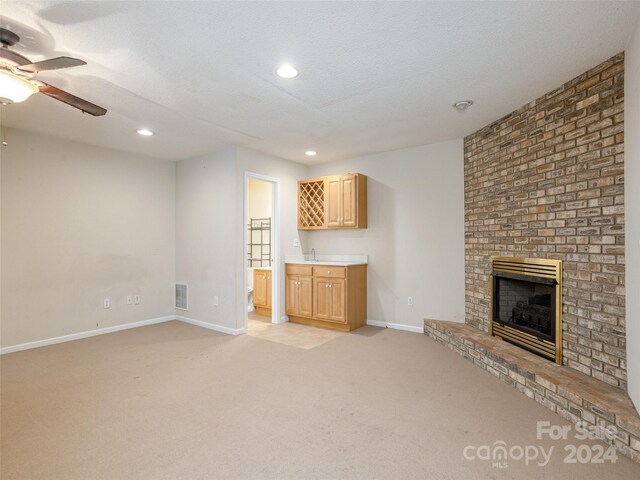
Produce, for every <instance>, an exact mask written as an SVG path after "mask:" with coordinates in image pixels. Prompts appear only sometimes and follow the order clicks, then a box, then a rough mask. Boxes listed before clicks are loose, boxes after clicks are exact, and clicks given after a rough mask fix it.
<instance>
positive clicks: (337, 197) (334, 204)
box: [324, 176, 342, 227]
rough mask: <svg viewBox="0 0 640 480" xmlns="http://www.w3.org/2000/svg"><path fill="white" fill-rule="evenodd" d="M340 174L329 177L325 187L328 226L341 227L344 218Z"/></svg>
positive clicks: (326, 222)
mask: <svg viewBox="0 0 640 480" xmlns="http://www.w3.org/2000/svg"><path fill="white" fill-rule="evenodd" d="M340 178H341V177H339V176H336V177H327V180H326V182H325V187H324V198H325V224H326V225H327V226H328V227H339V226H340V224H341V223H340V221H341V218H342V214H341V212H342V205H341V203H342V201H341V200H342V199H341V194H340V184H341V181H340Z"/></svg>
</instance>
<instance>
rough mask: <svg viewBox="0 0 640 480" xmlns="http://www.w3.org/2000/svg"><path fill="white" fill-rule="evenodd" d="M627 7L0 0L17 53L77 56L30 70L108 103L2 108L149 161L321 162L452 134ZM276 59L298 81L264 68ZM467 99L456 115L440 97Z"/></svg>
mask: <svg viewBox="0 0 640 480" xmlns="http://www.w3.org/2000/svg"><path fill="white" fill-rule="evenodd" d="M638 13H639V10H638V4H637V3H636V2H594V3H591V2H567V3H565V2H552V3H547V2H521V3H513V2H506V3H500V2H470V3H462V2H449V3H443V2H409V3H404V2H336V3H332V2H303V1H299V2H282V3H280V2H255V3H254V2H205V1H198V2H168V1H133V2H121V1H117V2H112V1H100V2H84V1H76V2H66V3H65V2H28V1H24V0H21V1H11V0H2V1H1V2H0V15H1V19H0V21H1V23H2V25H3V26H5V27H7V26H8V27H9V28H11V29H12V30H14V31H15V32H16V33H18V34H19V35H20V36H22V37H23V38H22V41H21V43H20V44H19V45H17V46H16V51H18V52H19V53H21V54H23V55H26V56H27V57H29V58H30V59H31V60H32V61H36V60H42V59H45V58H50V57H52V56H58V55H63V54H66V55H71V56H76V57H79V58H81V59H83V60H85V61H87V62H88V65H86V66H82V67H76V68H73V69H69V70H62V71H57V72H46V73H45V72H43V73H42V74H41V75H40V77H39V78H41V79H42V80H44V81H46V82H48V83H52V84H53V85H56V86H58V87H60V88H62V89H66V90H68V91H70V92H72V93H75V94H77V95H79V96H82V97H85V98H86V99H88V100H90V101H92V102H94V103H97V104H99V105H102V106H104V107H105V108H107V109H108V110H109V113H107V115H106V116H104V117H100V118H94V117H90V116H88V115H83V114H81V113H80V112H79V111H76V110H74V109H72V108H70V107H68V106H66V105H64V104H61V103H59V102H56V101H54V100H52V99H50V98H48V97H45V96H44V95H36V96H34V97H32V98H30V99H29V100H28V101H26V102H24V103H22V104H15V105H9V106H6V107H2V108H3V110H4V123H5V124H6V125H9V126H13V127H16V128H21V129H25V130H31V131H35V132H47V133H50V134H52V135H56V136H60V137H65V138H69V139H73V140H77V141H81V142H84V143H90V144H94V145H100V146H105V147H110V148H115V149H119V150H125V151H131V152H136V153H140V154H145V155H150V156H154V157H158V158H161V159H172V160H174V159H184V158H188V157H192V156H195V155H200V154H203V153H207V152H211V151H214V150H219V149H221V148H225V147H227V146H230V145H244V146H248V147H251V148H254V149H256V150H260V151H263V152H266V153H270V154H273V155H276V156H280V157H283V158H287V159H290V160H294V161H297V162H302V163H320V162H325V161H330V160H337V159H342V158H348V157H352V156H356V155H362V154H367V153H374V152H381V151H387V150H394V149H398V148H403V147H410V146H415V145H422V144H427V143H433V142H438V141H444V140H449V139H453V138H460V137H462V136H465V135H467V134H469V133H471V132H473V131H475V130H477V129H478V128H480V127H482V126H484V125H486V124H487V123H489V122H491V121H493V120H495V119H497V118H499V117H501V116H503V115H505V114H507V113H509V112H510V111H512V110H514V109H515V108H517V107H519V106H521V105H522V104H524V103H526V102H528V101H530V100H532V99H534V98H536V97H537V96H539V95H541V94H543V93H545V92H546V91H548V90H551V89H552V88H554V87H556V86H558V85H561V84H562V83H564V82H565V81H567V80H569V79H570V78H572V77H574V76H576V75H578V74H580V73H582V72H583V71H585V70H587V69H588V68H590V67H592V66H594V65H596V64H598V63H599V62H601V61H603V60H605V59H607V58H608V57H610V56H612V55H614V54H616V53H618V52H620V51H622V50H623V49H624V46H625V43H626V41H627V38H628V36H629V34H630V33H631V30H632V28H633V26H634V24H635V22H636V21H637V18H638ZM285 61H289V62H291V63H292V64H294V65H295V66H296V67H297V68H299V70H300V72H301V73H300V76H299V77H298V78H296V79H293V80H283V79H280V78H278V77H276V76H275V75H274V73H273V72H274V70H275V68H276V67H277V66H279V65H280V64H281V63H283V62H285ZM467 98H470V99H473V100H474V101H475V104H474V105H473V107H471V108H470V109H469V110H468V111H466V112H458V111H456V110H454V109H453V108H452V107H451V104H452V103H453V102H454V101H456V100H460V99H467ZM141 127H148V128H150V129H152V130H154V131H155V132H156V133H157V135H156V136H154V137H150V138H143V137H140V136H139V135H137V134H136V130H137V129H138V128H141ZM308 149H315V150H317V151H318V156H317V157H315V158H313V159H310V158H308V157H305V156H304V151H305V150H308Z"/></svg>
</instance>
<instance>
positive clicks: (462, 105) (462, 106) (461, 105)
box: [453, 100, 473, 110]
mask: <svg viewBox="0 0 640 480" xmlns="http://www.w3.org/2000/svg"><path fill="white" fill-rule="evenodd" d="M471 105H473V100H460V101H459V102H456V103H454V104H453V108H455V109H456V110H466V109H467V108H469V107H470V106H471Z"/></svg>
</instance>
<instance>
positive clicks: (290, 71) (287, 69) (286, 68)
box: [276, 63, 299, 78]
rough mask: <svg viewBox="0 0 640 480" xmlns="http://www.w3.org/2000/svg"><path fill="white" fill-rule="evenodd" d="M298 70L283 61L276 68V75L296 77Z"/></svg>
mask: <svg viewBox="0 0 640 480" xmlns="http://www.w3.org/2000/svg"><path fill="white" fill-rule="evenodd" d="M298 73H299V72H298V70H296V68H294V67H292V66H291V65H289V64H288V63H285V64H284V65H282V66H281V67H280V68H278V69H277V70H276V75H278V76H279V77H280V78H296V77H297V76H298Z"/></svg>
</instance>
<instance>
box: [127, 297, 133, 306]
mask: <svg viewBox="0 0 640 480" xmlns="http://www.w3.org/2000/svg"><path fill="white" fill-rule="evenodd" d="M132 303H133V295H127V305H131V304H132Z"/></svg>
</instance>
